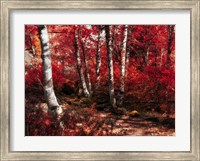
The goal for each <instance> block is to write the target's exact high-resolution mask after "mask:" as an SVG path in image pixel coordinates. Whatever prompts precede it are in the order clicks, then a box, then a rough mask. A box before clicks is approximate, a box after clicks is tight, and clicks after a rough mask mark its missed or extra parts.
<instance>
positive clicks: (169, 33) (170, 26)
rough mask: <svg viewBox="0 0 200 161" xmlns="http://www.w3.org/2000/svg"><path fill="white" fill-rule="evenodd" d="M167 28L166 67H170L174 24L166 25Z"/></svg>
mask: <svg viewBox="0 0 200 161" xmlns="http://www.w3.org/2000/svg"><path fill="white" fill-rule="evenodd" d="M167 30H168V47H167V61H166V67H167V68H169V67H170V56H171V52H172V51H171V47H172V41H173V30H174V26H173V25H169V26H167Z"/></svg>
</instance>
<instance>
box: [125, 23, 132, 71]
mask: <svg viewBox="0 0 200 161" xmlns="http://www.w3.org/2000/svg"><path fill="white" fill-rule="evenodd" d="M131 34H132V26H129V27H128V35H127V43H126V67H128V66H129V61H130V41H131ZM127 74H128V72H127Z"/></svg>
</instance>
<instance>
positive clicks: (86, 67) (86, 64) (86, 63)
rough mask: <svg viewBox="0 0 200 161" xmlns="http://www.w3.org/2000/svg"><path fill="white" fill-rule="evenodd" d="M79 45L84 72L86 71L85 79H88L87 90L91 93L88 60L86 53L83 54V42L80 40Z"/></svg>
mask: <svg viewBox="0 0 200 161" xmlns="http://www.w3.org/2000/svg"><path fill="white" fill-rule="evenodd" d="M81 47H82V52H83V60H84V63H85V73H86V76H87V80H88V90H89V93H90V95H91V94H92V84H91V80H90V73H89V66H88V61H87V58H86V55H85V48H84V44H83V42H81Z"/></svg>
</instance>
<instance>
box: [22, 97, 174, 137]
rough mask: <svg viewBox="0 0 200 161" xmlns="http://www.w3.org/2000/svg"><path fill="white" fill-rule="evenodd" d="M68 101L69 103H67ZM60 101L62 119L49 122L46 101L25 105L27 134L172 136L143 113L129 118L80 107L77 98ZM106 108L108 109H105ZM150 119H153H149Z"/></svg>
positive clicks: (165, 127)
mask: <svg viewBox="0 0 200 161" xmlns="http://www.w3.org/2000/svg"><path fill="white" fill-rule="evenodd" d="M68 103H69V102H68ZM68 103H63V104H62V106H63V109H64V113H63V116H62V117H61V119H60V120H59V121H57V122H55V123H52V122H51V121H50V119H49V117H48V115H47V105H46V104H45V103H38V104H30V103H28V104H26V127H27V128H26V135H32V136H34V135H39V136H55V135H57V136H174V135H175V129H174V128H173V127H169V126H167V125H165V124H163V123H162V122H160V121H159V120H158V119H154V120H153V119H149V118H147V117H145V116H143V115H140V116H137V117H131V116H129V115H127V114H114V113H113V112H111V111H109V110H101V111H100V110H97V109H96V108H95V107H93V106H94V105H93V104H90V106H85V107H83V106H80V104H79V103H78V102H76V101H73V100H72V103H70V104H68ZM107 109H109V108H107ZM152 120H153V121H152Z"/></svg>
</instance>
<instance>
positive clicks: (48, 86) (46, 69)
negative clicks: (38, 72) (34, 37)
mask: <svg viewBox="0 0 200 161" xmlns="http://www.w3.org/2000/svg"><path fill="white" fill-rule="evenodd" d="M38 32H39V36H40V42H41V47H42V61H43V64H42V65H43V66H42V67H43V78H44V96H45V100H46V102H47V105H48V108H49V111H51V112H55V113H56V114H57V115H60V114H61V113H62V108H61V107H60V106H59V104H58V101H57V98H56V96H55V93H54V89H53V80H52V66H51V51H50V46H49V38H48V32H47V27H46V26H45V25H39V26H38Z"/></svg>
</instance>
